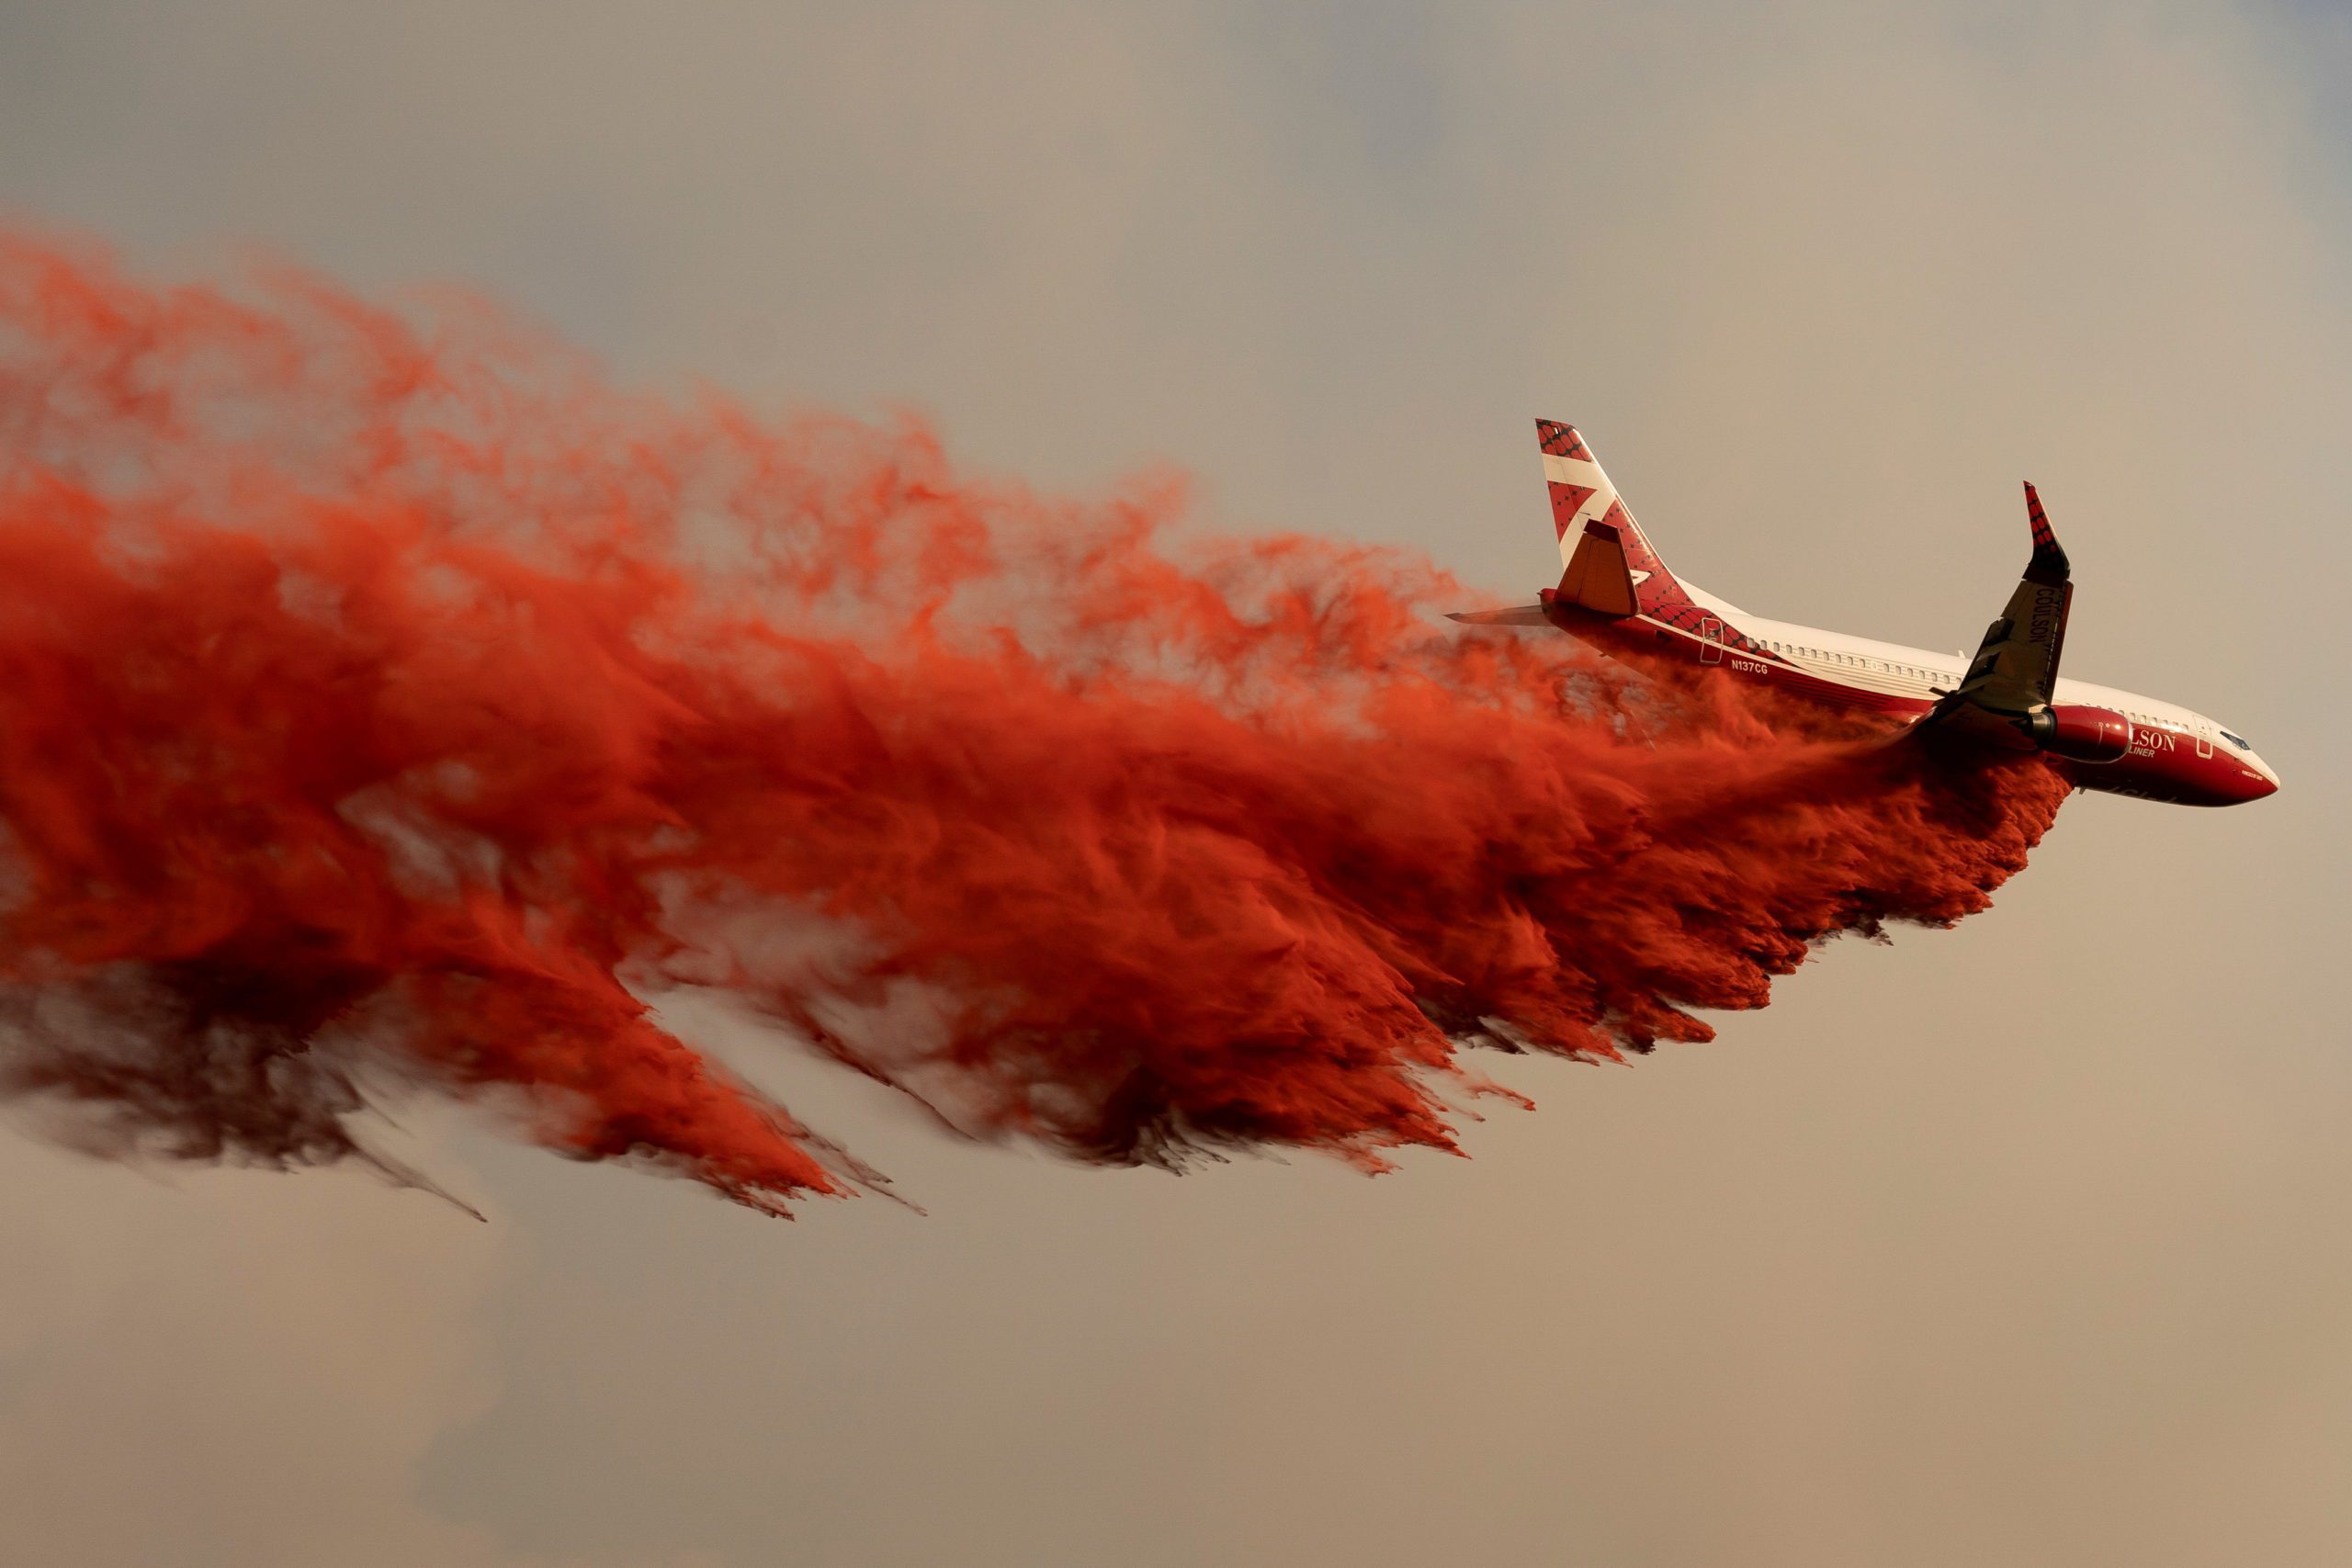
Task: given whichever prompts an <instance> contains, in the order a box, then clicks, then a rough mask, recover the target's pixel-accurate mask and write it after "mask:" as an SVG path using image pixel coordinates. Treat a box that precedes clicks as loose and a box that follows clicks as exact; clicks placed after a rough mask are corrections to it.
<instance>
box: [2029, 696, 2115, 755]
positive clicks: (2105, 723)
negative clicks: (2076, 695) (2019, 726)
mask: <svg viewBox="0 0 2352 1568" xmlns="http://www.w3.org/2000/svg"><path fill="white" fill-rule="evenodd" d="M2025 731H2026V733H2027V734H2028V735H2030V736H2031V737H2032V738H2033V741H2034V744H2036V745H2038V746H2040V747H2041V749H2042V750H2045V751H2048V752H2050V753H2051V754H2052V756H2058V757H2064V758H2065V759H2066V760H2067V761H2074V762H2120V761H2122V760H2123V759H2124V758H2125V757H2127V756H2129V755H2130V754H2131V720H2130V719H2128V718H2126V717H2124V716H2122V715H2121V714H2120V713H2117V712H2116V711H2115V710H2114V709H2113V708H2095V707H2090V706H2088V705H2085V704H2082V703H2069V704H2067V705H2064V706H2063V707H2048V708H2043V709H2042V710H2041V712H2039V713H2036V714H2032V715H2030V716H2028V717H2027V719H2026V722H2025Z"/></svg>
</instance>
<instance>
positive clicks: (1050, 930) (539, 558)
mask: <svg viewBox="0 0 2352 1568" xmlns="http://www.w3.org/2000/svg"><path fill="white" fill-rule="evenodd" d="M1531 482H1532V481H1531ZM1181 499H1182V498H1181V495H1180V494H1179V487H1178V486H1177V485H1176V484H1175V483H1174V482H1173V481H1171V480H1164V479H1163V480H1159V481H1154V482H1148V483H1142V484H1138V485H1136V486H1135V487H1133V488H1131V489H1130V490H1129V491H1126V492H1125V493H1122V494H1120V495H1118V496H1116V497H1114V499H1111V500H1107V501H1102V502H1088V503H1071V502H1058V501H1052V500H1046V499H1041V498H1039V497H1037V496H1035V495H1034V494H1032V493H1030V492H1028V491H1024V490H1022V489H1020V488H1018V487H1016V486H1012V485H1009V484H1005V483H1001V482H996V481H986V480H975V479H969V478H967V477H965V476H963V475H960V474H958V473H957V472H956V471H955V470H954V469H953V468H950V466H949V465H948V464H947V462H946V461H945V460H944V458H943V457H942V456H941V452H940V449H939V446H938V443H937V442H936V440H935V439H934V437H933V435H932V434H931V433H930V432H929V431H928V430H927V429H926V428H925V427H924V426H923V425H922V424H921V423H917V422H914V421H911V420H910V421H905V422H901V423H898V424H895V425H890V426H888V427H883V428H876V427H874V426H871V425H866V424H860V423H851V422H848V421H845V420H842V419H835V418H799V419H794V420H788V421H778V420H774V419H770V418H767V417H764V416H762V415H760V414H756V413H754V412H751V411H749V410H747V409H746V408H744V407H743V406H741V404H739V403H737V402H735V401H733V400H729V399H728V398H726V397H724V396H722V395H719V394H717V393H704V394H701V395H699V396H698V397H697V398H695V400H693V401H692V402H691V403H690V404H688V405H685V406H680V405H678V404H675V403H671V402H662V401H654V400H645V399H639V398H635V397H630V396H626V395H623V394H621V393H618V392H616V391H614V390H613V389H610V388H608V387H607V386H605V384H604V383H602V382H601V381H600V380H599V379H598V378H597V377H596V376H595V374H594V371H593V370H592V369H590V368H589V367H585V366H584V365H582V364H581V363H579V362H578V361H577V360H576V359H575V358H574V357H573V356H571V355H568V354H567V353H566V352H564V351H563V350H561V349H560V347H559V346H557V345H553V344H545V343H542V342H538V341H536V340H535V339H534V337H533V336H532V335H531V334H530V333H526V332H525V331H523V330H522V329H519V328H517V327H515V326H514V325H513V324H511V323H509V322H506V321H502V320H501V319H499V318H498V317H496V316H495V315H494V314H493V313H492V312H490V311H488V310H484V309H482V308H481V307H480V306H478V305H474V304H471V303H469V302H468V301H466V300H464V299H441V300H437V301H436V300H412V301H408V302H406V303H405V304H404V305H403V306H402V307H401V308H400V309H398V310H392V309H385V308H381V307H379V306H375V305H371V304H368V303H363V302H361V301H358V300H356V299H352V298H350V297H348V296H346V295H345V294H344V293H342V292H341V291H339V290H338V289H336V288H334V287H332V286H330V285H328V284H325V283H323V282H321V281H320V280H318V279H316V278H312V277H308V276H296V275H290V274H288V275H271V276H264V277H262V278H259V279H257V280H254V281H252V282H248V283H245V284H241V285H240V286H238V287H237V288H233V289H229V290H221V289H216V288H204V287H195V288H155V287H150V286H148V285H146V284H143V283H141V282H138V281H135V280H131V279H129V278H127V277H125V276H122V275H121V274H120V273H119V272H118V271H117V270H116V269H115V267H114V266H113V265H112V264H111V263H110V262H109V261H108V260H107V259H106V258H105V257H104V256H102V255H95V254H86V253H85V252H82V251H78V250H74V249H73V248H71V247H61V246H58V245H55V244H52V243H46V242H42V241H38V240H33V239H28V238H24V237H20V236H19V237H13V238H5V239H0V1089H5V1092H6V1095H7V1096H9V1097H10V1098H12V1099H15V1100H18V1101H20V1102H28V1103H31V1104H35V1105H40V1106H44V1107H46V1108H48V1109H49V1110H50V1111H52V1112H62V1113H63V1115H64V1124H65V1126H66V1127H67V1128H68V1130H69V1134H70V1135H71V1136H73V1137H74V1138H75V1139H77V1140H78V1141H80V1142H82V1143H84V1144H85V1145H89V1146H93V1147H97V1148H101V1149H104V1150H108V1151H111V1152H130V1153H144V1154H149V1155H162V1156H175V1157H181V1158H188V1159H236V1160H243V1161H254V1162H261V1163H266V1164H276V1165H298V1164H306V1163H314V1162H322V1161H331V1160H335V1159H338V1158H345V1157H353V1156H358V1157H368V1156H366V1155H365V1151H364V1150H363V1149H362V1148H361V1146H360V1145H358V1144H357V1143H356V1142H355V1132H354V1123H355V1122H356V1121H357V1120H359V1118H358V1116H357V1113H358V1112H360V1111H364V1110H366V1109H367V1108H368V1106H369V1105H370V1103H371V1102H372V1101H373V1100H376V1099H378V1098H379V1097H381V1096H384V1095H387V1094H413V1093H416V1092H420V1091H438V1092H440V1093H443V1094H447V1095H454V1096H458V1097H465V1098H475V1099H480V1100H486V1101H487V1102H489V1103H490V1104H491V1105H492V1106H493V1107H495V1108H496V1109H497V1110H498V1111H499V1112H500V1113H501V1114H503V1115H504V1116H507V1117H509V1118H512V1119H514V1120H515V1121H517V1122H519V1123H520V1124H521V1125H522V1126H523V1127H524V1128H525V1129H526V1131H527V1133H528V1134H529V1135H531V1136H532V1137H535V1138H537V1140H539V1141H541V1142H543V1143H544V1144H546V1145H548V1146H550V1147H552V1148H555V1149H557V1150H560V1151H561V1152H563V1153H566V1154H570V1155H574V1156H580V1157H583V1158H607V1157H613V1156H634V1157H637V1158H639V1159H646V1160H650V1161H653V1162H656V1163H660V1164H662V1165H666V1166H668V1167H671V1168H674V1169H677V1170H680V1171H683V1172H684V1173H686V1174H688V1175H691V1176H693V1177H695V1178H696V1179H700V1180H702V1181H705V1182H707V1183H708V1184H710V1185H711V1186H712V1187H714V1188H717V1189H718V1190H720V1191H722V1192H724V1193H726V1194H728V1195H729V1196H730V1197H733V1198H736V1199H739V1200H741V1201H743V1202H746V1203H749V1204H752V1205H753V1206H755V1207H759V1208H763V1209H767V1210H771V1211H775V1210H778V1209H780V1208H781V1206H782V1205H783V1204H784V1203H785V1202H786V1201H787V1200H788V1199H790V1198H792V1197H794V1196H796V1195H799V1194H807V1193H820V1192H833V1191H840V1190H846V1189H847V1188H849V1187H850V1186H853V1185H854V1184H855V1183H856V1181H857V1180H858V1179H859V1178H860V1176H861V1174H862V1172H861V1169H860V1168H859V1167H857V1166H856V1165H855V1164H854V1162H852V1161H850V1160H849V1159H848V1157H847V1156H843V1155H841V1154H839V1153H837V1152H835V1151H833V1150H832V1149H831V1146H830V1145H826V1144H824V1143H823V1142H822V1141H821V1140H819V1139H816V1138H814V1137H812V1136H810V1135H809V1134H807V1133H805V1132H804V1131H803V1130H802V1129H801V1128H800V1127H799V1126H798V1125H797V1124H796V1123H795V1122H794V1121H793V1119H792V1118H791V1117H790V1116H789V1115H788V1114H787V1113H786V1111H783V1110H782V1109H781V1108H780V1107H778V1106H777V1105H775V1103H774V1102H772V1101H771V1100H767V1099H765V1098H763V1096H762V1095H761V1094H759V1093H758V1092H756V1091H755V1090H754V1089H752V1088H750V1087H749V1086H747V1085H746V1084H745V1083H743V1082H742V1081H741V1080H740V1079H739V1078H737V1077H734V1076H732V1075H730V1074H729V1073H728V1072H726V1071H724V1070H723V1069H721V1068H720V1067H719V1066H717V1065H716V1064H714V1063H713V1062H711V1061H710V1060H708V1059H707V1058H706V1057H704V1056H702V1055H698V1054H697V1053H696V1052H695V1049H694V1048H693V1047H692V1046H691V1045H689V1044H688V1043H684V1042H683V1041H681V1040H679V1039H677V1038H675V1037H673V1035H671V1034H669V1033H667V1032H664V1031H663V1030H662V1028H660V1027H659V1026H657V1025H656V1024H655V1023H654V1022H653V1021H651V1019H650V1016H649V1011H648V1003H649V1001H650V1000H658V999H659V998H660V997H661V996H662V993H663V992H664V991H666V990H671V989H673V988H675V987H686V986H694V987H723V988H725V989H726V990H728V991H730V992H732V993H733V994H734V995H735V996H736V997H737V998H740V1000H741V1002H743V1003H744V1004H747V1005H748V1006H750V1007H751V1008H752V1009H755V1010H758V1011H759V1012H760V1013H762V1014H763V1015H765V1016H767V1017H769V1018H771V1019H773V1020H775V1021H777V1022H778V1023H779V1024H781V1025H782V1026H784V1027H783V1028H782V1029H780V1030H779V1032H778V1038H779V1040H793V1041H798V1042H806V1043H813V1044H814V1045H815V1046H816V1047H817V1048H818V1049H820V1050H822V1051H824V1052H826V1053H829V1054H831V1055H833V1056H835V1057H837V1058H839V1059H840V1060H841V1061H842V1063H844V1064H846V1065H848V1066H852V1067H854V1068H856V1069H858V1070H861V1071H864V1072H865V1073H868V1074H871V1075H873V1076H874V1077H877V1078H879V1079H881V1080H883V1081H885V1082H888V1083H890V1084H893V1085H896V1086H898V1087H899V1089H903V1090H904V1091H905V1092H907V1093H908V1094H910V1095H912V1096H914V1097H916V1098H918V1099H919V1100H922V1102H923V1103H924V1104H926V1105H928V1106H930V1107H931V1108H932V1109H933V1110H934V1111H937V1112H938V1114H939V1115H940V1116H941V1117H942V1118H943V1119H944V1121H945V1122H947V1123H949V1124H950V1125H952V1126H954V1127H956V1128H959V1129H961V1130H963V1131H965V1132H967V1133H968V1134H974V1135H979V1136H989V1137H1003V1136H1021V1137H1026V1138H1032V1139H1036V1140H1040V1141H1042V1142H1044V1143H1046V1144H1048V1145H1052V1146H1054V1147H1056V1148H1057V1149H1060V1150H1062V1151H1064V1152H1066V1153H1068V1154H1070V1155H1072V1156H1078V1157H1080V1158H1084V1159H1089V1160H1098V1161H1105V1162H1114V1163H1115V1162H1132V1161H1155V1162H1162V1163H1170V1164H1173V1163H1178V1162H1181V1161H1182V1158H1183V1157H1184V1156H1186V1155H1187V1154H1188V1153H1195V1152H1199V1151H1202V1150H1209V1149H1218V1148H1251V1147H1257V1146H1261V1145H1284V1146H1290V1147H1299V1148H1309V1149H1321V1150H1327V1151H1330V1152H1333V1153H1336V1154H1338V1155H1340V1156H1344V1157H1347V1158H1350V1159H1352V1160H1355V1161H1357V1162H1359V1163H1361V1164H1363V1165H1366V1166H1369V1167H1377V1166H1378V1165H1379V1164H1380V1163H1381V1161H1382V1156H1383V1152H1384V1151H1388V1150H1394V1149H1397V1148H1400V1147H1403V1146H1408V1145H1433V1146H1436V1147H1440V1148H1452V1147H1453V1134H1452V1132H1451V1130H1450V1127H1449V1122H1448V1114H1449V1113H1448V1106H1449V1103H1450V1100H1449V1098H1448V1097H1449V1096H1451V1095H1455V1094H1458V1093H1460V1092H1463V1091H1476V1090H1477V1089H1481V1088H1484V1087H1485V1086H1484V1084H1483V1081H1482V1080H1479V1079H1477V1078H1476V1077H1474V1076H1472V1075H1470V1074H1468V1073H1466V1072H1465V1071H1464V1070H1463V1069H1462V1068H1461V1067H1459V1066H1457V1054H1458V1052H1459V1051H1460V1050H1461V1049H1462V1048H1463V1047H1464V1045H1465V1044H1472V1043H1487V1044H1499V1045H1503V1046H1505V1047H1507V1048H1510V1049H1524V1050H1535V1051H1544V1052H1550V1053H1555V1054H1559V1055H1581V1056H1598V1057H1613V1056H1616V1055H1619V1054H1620V1053H1622V1052H1624V1051H1627V1050H1633V1051H1646V1050H1647V1049H1649V1048H1650V1047H1651V1045H1652V1044H1654V1043H1657V1042H1658V1041H1660V1040H1699V1039H1704V1038H1706V1037H1707V1036H1708V1033H1709V1030H1708V1028H1707V1026H1706V1025H1705V1024H1704V1023H1702V1022H1700V1021H1697V1020H1696V1019H1694V1018H1693V1017H1692V1016H1691V1013H1690V1012H1689V1011H1688V1010H1689V1009H1691V1008H1706V1009H1724V1008H1752V1007H1758V1006H1761V1005H1762V1004H1763V1003H1764V1001H1765V999H1766V996H1767V992H1768V988H1769V984H1770V977H1771V976H1774V975H1779V974H1784V973H1786V972H1788V971H1789V970H1790V969H1792V968H1793V967H1794V966H1795V965H1796V964H1798V963H1799V962H1801V961H1802V960H1803V959H1804V956H1805V954H1806V953H1807V951H1808V949H1809V947H1810V945H1811V944H1813V943H1815V942H1819V941H1820V940H1822V939H1823V938H1825V937H1826V936H1829V935H1831V934H1833V933H1836V932H1838V931H1863V932H1874V931H1876V930H1877V929H1878V927H1879V925H1880V924H1881V922H1883V921H1889V920H1911V921H1921V922H1927V923H1930V924H1941V923H1945V922H1949V921H1951V920H1955V919H1959V918H1960V917H1961V916H1962V915H1965V914H1967V913H1969V912H1971V911H1972V910H1975V909H1979V908H1983V907H1984V906H1985V902H1986V895H1987V893H1988V891H1989V890H1990V889H1992V888H1994V887H1995V886H1997V885H1999V883H2000V882H2001V881H2002V880H2003V879H2004V878H2006V877H2007V876H2008V875H2009V874H2011V873H2013V872H2015V871H2017V870H2018V868H2019V867H2020V866H2022V865H2023V864H2024V863H2025V856H2026V852H2027V850H2028V849H2029V848H2030V846H2031V845H2032V844H2033V843H2034V842H2035V840H2037V839H2038V838H2039V836H2040V835H2041V832H2042V831H2043V830H2044V829H2046V828H2047V827H2048V826H2049V824H2050V821H2051V819H2052V815H2053V813H2054V812H2055V810H2056V808H2057V806H2058V803H2059V800H2060V798H2061V797H2062V795H2064V786H2063V784H2061V783H2059V782H2058V781H2057V780H2056V779H2055V778H2054V777H2053V776H2052V774H2050V773H2048V772H2046V771H2045V770H2043V769H2042V768H2041V767H2040V766H2039V765H2038V764H2035V763H2031V762H2021V763H2013V764H2009V765H2007V766H2005V767H2003V768H2000V769H1997V770H1996V769H1991V768H1986V769H1982V770H1977V771H1968V770H1954V769H1952V768H1951V767H1950V766H1949V765H1940V766H1939V765H1932V764H1930V763H1928V761H1925V760H1923V759H1922V758H1920V757H1919V756H1918V755H1917V750H1916V748H1913V747H1911V746H1907V745H1894V746H1889V745H1886V744H1884V743H1883V737H1878V736H1860V735H1855V734H1851V733H1846V734H1838V733H1832V732H1830V731H1829V730H1827V729H1826V728H1822V726H1821V723H1820V721H1818V720H1814V721H1811V722H1812V724H1813V728H1811V730H1810V731H1807V730H1806V729H1804V728H1803V725H1804V723H1805V722H1806V721H1805V720H1804V718H1803V716H1799V715H1793V714H1765V713H1761V712H1758V711H1757V710H1756V709H1754V708H1753V707H1752V706H1745V705H1743V704H1752V703H1753V702H1754V701H1755V699H1752V698H1741V697H1738V696H1736V695H1735V694H1731V693H1730V692H1728V691H1725V690H1724V689H1722V683H1721V682H1716V683H1713V684H1705V683H1701V684H1690V685H1678V684H1677V683H1675V682H1674V681H1673V680H1672V679H1671V678H1668V677H1666V676H1663V675H1657V676H1656V677H1654V678H1653V677H1647V676H1644V675H1642V674H1641V673H1639V672H1636V671H1630V670H1628V669H1627V668H1626V667H1625V666H1623V665H1622V664H1615V663H1610V662H1608V661H1604V660H1598V659H1595V658H1594V657H1592V656H1591V655H1589V654H1587V653H1584V652H1582V651H1580V650H1579V649H1577V646H1576V645H1575V644H1574V643H1573V642H1571V641H1570V640H1569V639H1568V638H1566V637H1558V636H1555V635H1551V634H1546V633H1516V634H1515V633H1510V632H1498V631H1493V630H1487V631H1481V632H1477V633H1472V634H1464V633H1463V632H1461V631H1459V630H1457V629H1455V628H1453V627H1452V626H1448V625H1446V624H1445V623H1443V622H1442V621H1440V620H1438V619H1437V618H1436V617H1435V615H1434V614H1433V612H1434V611H1435V610H1436V609H1439V608H1443V607H1451V606H1455V605H1458V604H1462V603H1463V602H1464V600H1465V597H1466V596H1465V595H1464V592H1463V591H1462V590H1461V589H1459V588H1458V587H1456V586H1455V585H1454V584H1453V583H1452V582H1451V581H1449V580H1448V579H1447V578H1446V577H1445V576H1444V575H1443V574H1442V573H1441V572H1439V571H1437V570H1435V569H1433V568H1432V567H1430V565H1428V564H1427V563H1425V562H1423V561H1421V560H1419V559H1418V558H1413V557H1410V556H1408V555H1406V554H1404V553H1401V552H1397V551H1385V550H1372V549H1364V548H1358V547H1346V546H1341V545H1337V544H1332V543H1329V542H1327V541H1322V540H1317V539H1310V538H1302V537H1276V538H1260V539H1242V540H1227V541H1222V542H1216V543H1203V542H1180V541H1176V540H1173V539H1171V537H1170V535H1171V533H1172V531H1173V529H1172V520H1173V519H1174V518H1175V516H1176V515H1177V513H1179V511H1180V510H1181ZM1532 504H1533V503H1532V502H1531V505H1532ZM1540 513H1541V508H1540V507H1538V508H1537V509H1536V514H1537V521H1535V522H1533V523H1531V525H1530V526H1531V527H1532V528H1534V529H1535V530H1536V531H1537V537H1541V536H1542V535H1541V521H1540Z"/></svg>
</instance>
